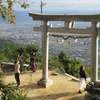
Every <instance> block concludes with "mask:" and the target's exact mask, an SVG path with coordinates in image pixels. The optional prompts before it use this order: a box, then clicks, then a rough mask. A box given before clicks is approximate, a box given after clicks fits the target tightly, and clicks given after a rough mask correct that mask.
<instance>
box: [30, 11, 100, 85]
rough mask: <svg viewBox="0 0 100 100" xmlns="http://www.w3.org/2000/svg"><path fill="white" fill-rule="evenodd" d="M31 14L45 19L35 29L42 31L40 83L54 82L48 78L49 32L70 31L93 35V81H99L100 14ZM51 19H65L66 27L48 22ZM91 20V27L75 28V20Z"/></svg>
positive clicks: (41, 19) (40, 19) (36, 17)
mask: <svg viewBox="0 0 100 100" xmlns="http://www.w3.org/2000/svg"><path fill="white" fill-rule="evenodd" d="M29 16H30V17H32V18H33V20H35V21H43V22H44V24H43V25H40V27H34V31H41V32H42V53H43V57H42V58H43V61H42V67H43V70H42V78H41V79H40V80H39V81H38V84H40V85H42V86H44V87H48V86H50V85H52V84H53V81H52V80H50V79H49V78H48V46H49V37H48V35H49V32H58V33H66V34H67V33H68V34H69V33H70V34H73V33H74V34H80V35H81V34H84V35H91V81H98V36H99V35H100V27H98V22H100V14H86V15H66V14H62V15H56V14H55V15H49V14H37V13H33V12H29ZM49 21H64V27H62V28H61V27H60V28H55V27H52V26H50V25H49V24H48V22H49ZM75 21H81V22H91V27H87V28H86V29H79V28H78V29H76V28H74V22H75Z"/></svg>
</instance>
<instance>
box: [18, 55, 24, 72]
mask: <svg viewBox="0 0 100 100" xmlns="http://www.w3.org/2000/svg"><path fill="white" fill-rule="evenodd" d="M17 60H18V61H19V64H20V71H21V73H23V70H24V66H23V61H24V55H23V53H20V54H19V55H18V57H17Z"/></svg>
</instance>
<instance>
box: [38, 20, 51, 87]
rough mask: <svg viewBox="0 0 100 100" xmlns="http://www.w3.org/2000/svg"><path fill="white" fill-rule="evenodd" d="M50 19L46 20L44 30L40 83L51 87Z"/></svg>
mask: <svg viewBox="0 0 100 100" xmlns="http://www.w3.org/2000/svg"><path fill="white" fill-rule="evenodd" d="M47 25H48V21H47V20H44V25H43V28H42V29H41V30H42V78H41V79H40V80H39V81H38V85H41V86H43V87H46V88H47V87H49V86H50V85H52V84H53V81H52V80H50V79H49V78H48V53H49V52H48V50H49V36H48V26H47Z"/></svg>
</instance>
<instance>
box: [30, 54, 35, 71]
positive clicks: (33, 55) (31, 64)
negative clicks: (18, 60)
mask: <svg viewBox="0 0 100 100" xmlns="http://www.w3.org/2000/svg"><path fill="white" fill-rule="evenodd" d="M30 60H31V62H30V66H31V71H33V72H36V53H32V55H31V59H30Z"/></svg>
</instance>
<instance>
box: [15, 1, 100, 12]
mask: <svg viewBox="0 0 100 100" xmlns="http://www.w3.org/2000/svg"><path fill="white" fill-rule="evenodd" d="M27 1H29V4H30V3H31V2H34V3H33V4H31V5H30V7H29V8H28V9H26V10H24V9H23V8H21V7H20V5H14V8H15V9H16V10H17V11H23V10H24V11H27V10H28V11H37V12H40V11H41V9H40V4H41V0H27ZM42 2H43V3H47V5H45V6H43V12H44V13H45V11H48V12H49V11H51V10H57V11H58V10H59V11H61V10H80V11H81V10H94V11H96V10H100V0H42Z"/></svg>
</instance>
